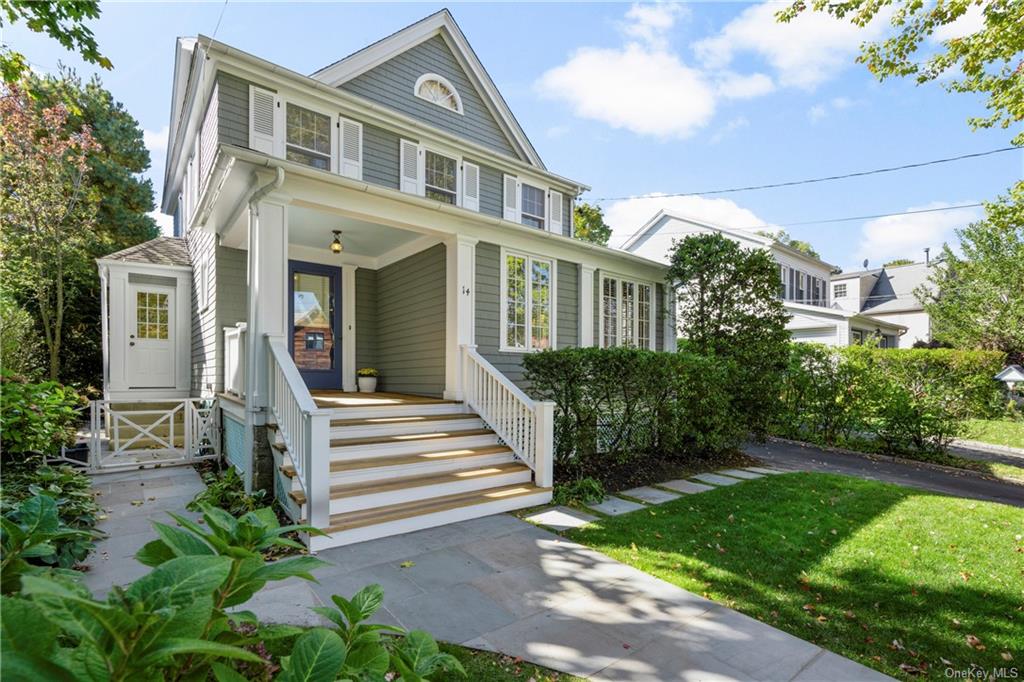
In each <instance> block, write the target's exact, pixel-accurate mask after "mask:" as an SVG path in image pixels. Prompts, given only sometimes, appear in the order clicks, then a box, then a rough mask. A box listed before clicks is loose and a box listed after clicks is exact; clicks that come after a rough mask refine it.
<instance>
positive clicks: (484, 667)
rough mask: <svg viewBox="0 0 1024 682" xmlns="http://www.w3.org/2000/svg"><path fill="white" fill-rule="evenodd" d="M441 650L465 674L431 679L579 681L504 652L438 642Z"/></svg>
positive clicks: (517, 681)
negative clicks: (464, 671) (460, 665)
mask: <svg viewBox="0 0 1024 682" xmlns="http://www.w3.org/2000/svg"><path fill="white" fill-rule="evenodd" d="M441 651H443V652H445V653H449V654H451V655H452V656H454V657H455V658H457V659H459V663H461V664H462V667H463V668H465V669H466V677H462V676H460V675H449V676H445V675H440V676H434V677H432V678H431V679H436V680H444V681H445V682H456V681H458V680H462V681H465V680H469V681H470V682H475V681H476V680H487V682H528V681H529V680H533V681H534V682H554V681H555V680H558V681H559V682H583V678H582V677H576V676H575V675H567V674H565V673H558V672H555V671H554V670H549V669H548V668H542V667H540V666H539V665H533V664H532V663H527V662H525V661H523V660H522V659H519V658H512V657H511V656H506V655H504V654H493V653H490V652H488V651H478V650H476V649H467V648H466V647H462V646H458V645H457V644H441Z"/></svg>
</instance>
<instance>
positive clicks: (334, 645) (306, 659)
mask: <svg viewBox="0 0 1024 682" xmlns="http://www.w3.org/2000/svg"><path fill="white" fill-rule="evenodd" d="M345 654H346V651H345V643H344V642H342V641H341V637H339V636H338V635H337V634H336V633H335V632H333V631H332V630H328V629H326V628H313V629H312V630H310V631H309V632H307V633H306V634H304V635H302V636H301V637H299V638H298V639H297V640H296V641H295V647H294V648H293V649H292V653H291V656H290V657H289V659H288V678H289V680H295V681H296V682H314V681H316V682H319V681H321V680H334V679H335V678H336V677H337V676H338V673H339V672H341V668H342V666H343V665H344V664H345Z"/></svg>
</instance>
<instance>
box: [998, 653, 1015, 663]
mask: <svg viewBox="0 0 1024 682" xmlns="http://www.w3.org/2000/svg"><path fill="white" fill-rule="evenodd" d="M999 655H1000V656H1002V657H1003V660H1004V661H1012V660H1013V654H1011V653H1010V652H1009V651H1004V652H1003V653H1001V654H999Z"/></svg>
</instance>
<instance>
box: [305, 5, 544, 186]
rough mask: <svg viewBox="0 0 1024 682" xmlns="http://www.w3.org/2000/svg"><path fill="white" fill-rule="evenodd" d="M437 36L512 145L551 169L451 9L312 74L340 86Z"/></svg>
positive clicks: (332, 84)
mask: <svg viewBox="0 0 1024 682" xmlns="http://www.w3.org/2000/svg"><path fill="white" fill-rule="evenodd" d="M436 35H440V36H441V37H442V38H443V39H444V40H445V42H446V43H447V44H448V47H449V48H450V49H451V51H452V53H453V54H454V55H455V58H456V59H457V60H458V61H459V62H460V65H461V66H462V68H463V70H464V71H465V72H466V75H467V76H468V77H469V78H470V80H471V81H472V82H473V85H474V87H476V89H477V91H478V92H479V94H480V98H481V99H482V100H483V101H484V103H485V104H486V105H487V107H488V109H489V110H490V112H491V115H492V116H494V118H495V120H496V121H498V124H499V125H500V126H501V128H502V129H503V130H504V132H505V135H506V136H507V137H508V139H509V142H510V143H511V144H512V146H513V147H514V148H515V149H518V150H519V151H520V152H521V153H522V155H523V158H524V159H526V160H528V161H529V162H530V163H532V164H533V165H535V166H537V167H538V168H540V169H542V170H547V169H546V167H545V166H544V162H543V161H541V158H540V155H539V154H537V150H536V149H534V148H533V144H532V143H531V142H530V140H529V138H527V137H526V133H525V132H524V131H523V129H522V127H521V126H520V125H519V121H517V120H516V117H515V115H514V114H513V113H512V110H511V109H510V108H509V106H508V104H507V103H506V102H505V98H504V97H502V96H501V93H500V92H499V91H498V88H497V86H496V85H495V84H494V81H493V80H491V77H490V75H489V74H488V73H487V69H485V68H484V65H483V64H482V63H481V62H480V59H479V58H478V57H477V56H476V53H475V52H474V51H473V48H472V47H470V45H469V41H468V40H466V36H465V35H464V34H463V33H462V29H460V28H459V25H458V24H457V23H456V22H455V19H454V17H452V15H451V12H449V11H448V10H447V9H442V10H440V11H438V12H435V13H434V14H431V15H430V16H428V17H425V18H424V19H421V20H419V21H417V22H416V23H414V24H412V25H410V26H406V27H405V28H403V29H402V30H400V31H397V32H396V33H392V34H391V35H390V36H388V37H386V38H382V39H381V40H378V41H377V42H375V43H371V44H370V45H368V46H366V47H364V48H363V49H361V50H359V51H358V52H353V53H352V54H350V55H349V56H347V57H345V58H344V59H341V60H339V61H336V62H334V63H333V64H330V65H328V66H325V67H324V68H322V69H320V70H319V71H316V72H314V73H312V74H310V78H314V79H316V80H318V81H321V82H323V83H325V84H327V85H330V86H331V87H338V86H339V85H341V84H342V83H345V82H347V81H350V80H352V79H353V78H355V77H357V76H359V75H361V74H363V73H366V72H367V71H369V70H370V69H372V68H374V67H375V66H378V65H380V64H382V63H384V62H386V61H388V60H389V59H391V58H392V57H394V56H395V55H398V54H401V53H402V52H404V51H406V50H408V49H410V48H413V47H415V46H417V45H419V44H420V43H422V42H424V41H426V40H429V39H431V38H433V37H434V36H436Z"/></svg>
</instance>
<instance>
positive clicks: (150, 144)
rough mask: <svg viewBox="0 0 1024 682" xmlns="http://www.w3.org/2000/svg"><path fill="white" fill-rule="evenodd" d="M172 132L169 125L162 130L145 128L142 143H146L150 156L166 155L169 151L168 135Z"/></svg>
mask: <svg viewBox="0 0 1024 682" xmlns="http://www.w3.org/2000/svg"><path fill="white" fill-rule="evenodd" d="M169 134H170V129H169V127H168V126H164V127H163V128H161V129H160V130H143V131H142V143H143V144H144V145H146V149H148V150H149V154H150V156H156V155H157V154H159V155H161V156H162V155H164V154H166V153H167V136H168V135H169Z"/></svg>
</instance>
